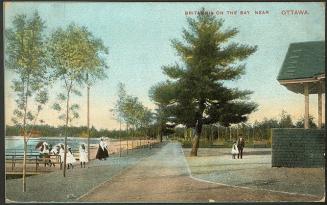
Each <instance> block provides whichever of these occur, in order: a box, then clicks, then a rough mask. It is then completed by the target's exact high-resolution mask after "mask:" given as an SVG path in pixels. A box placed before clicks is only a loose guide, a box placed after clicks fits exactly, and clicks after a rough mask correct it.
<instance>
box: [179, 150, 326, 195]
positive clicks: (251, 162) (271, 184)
mask: <svg viewBox="0 0 327 205" xmlns="http://www.w3.org/2000/svg"><path fill="white" fill-rule="evenodd" d="M183 150H184V153H185V157H186V160H187V162H188V164H189V167H190V170H191V172H192V176H193V177H196V178H199V179H203V180H206V181H210V182H216V183H222V184H227V185H231V186H240V187H248V188H253V189H266V190H274V191H283V192H291V193H299V194H309V195H315V196H320V197H323V195H324V193H325V169H324V168H285V167H280V168H278V167H272V166H271V149H269V148H268V149H267V148H255V149H253V148H246V149H245V150H244V151H245V153H244V156H243V159H232V157H231V154H230V149H229V148H214V149H213V148H209V149H208V148H202V149H199V151H198V157H189V153H190V151H191V149H183Z"/></svg>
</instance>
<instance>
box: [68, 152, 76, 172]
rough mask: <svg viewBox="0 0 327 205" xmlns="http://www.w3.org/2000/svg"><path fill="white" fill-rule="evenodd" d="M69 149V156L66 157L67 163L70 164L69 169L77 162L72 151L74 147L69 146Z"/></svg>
mask: <svg viewBox="0 0 327 205" xmlns="http://www.w3.org/2000/svg"><path fill="white" fill-rule="evenodd" d="M67 148H68V151H67V156H66V157H67V158H66V164H67V165H68V168H67V169H70V168H72V169H73V168H74V166H73V164H74V163H75V162H76V159H75V157H74V155H73V152H72V148H71V147H68V146H67Z"/></svg>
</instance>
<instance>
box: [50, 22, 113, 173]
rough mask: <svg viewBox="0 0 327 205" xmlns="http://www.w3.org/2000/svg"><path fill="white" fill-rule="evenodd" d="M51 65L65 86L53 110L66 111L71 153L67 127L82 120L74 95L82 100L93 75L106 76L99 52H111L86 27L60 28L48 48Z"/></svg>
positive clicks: (64, 170)
mask: <svg viewBox="0 0 327 205" xmlns="http://www.w3.org/2000/svg"><path fill="white" fill-rule="evenodd" d="M48 50H49V54H50V55H49V56H50V65H51V66H52V67H53V68H54V74H55V77H56V78H59V79H60V80H61V81H62V82H63V89H64V92H63V93H60V94H59V96H58V100H59V102H65V105H63V106H62V105H60V103H55V104H54V105H53V108H54V109H55V110H57V111H59V112H60V111H62V110H64V112H65V114H64V115H62V114H61V115H60V116H59V118H60V119H63V120H65V127H66V135H65V143H64V144H65V150H67V149H66V148H67V127H68V126H69V124H70V123H71V122H72V120H73V119H75V118H78V117H79V114H78V108H79V106H78V105H76V104H72V105H71V98H72V94H75V95H77V96H81V93H80V91H79V90H78V89H79V88H80V87H82V86H83V85H84V84H85V82H90V81H89V78H88V79H87V77H88V76H89V75H90V74H91V73H92V75H94V76H96V77H99V76H100V75H102V74H103V73H102V70H101V68H102V67H103V66H104V60H103V59H102V58H100V57H99V56H98V57H97V55H98V52H100V51H104V52H105V53H106V52H107V50H106V48H105V47H104V46H103V45H102V43H101V41H100V40H97V39H93V37H92V36H91V34H90V32H88V31H87V28H86V27H81V26H77V25H75V24H70V25H69V26H68V27H67V28H66V29H62V28H59V29H57V30H56V31H55V32H53V33H52V35H51V37H50V39H49V44H48ZM65 173H66V152H65V155H64V169H63V175H64V176H65Z"/></svg>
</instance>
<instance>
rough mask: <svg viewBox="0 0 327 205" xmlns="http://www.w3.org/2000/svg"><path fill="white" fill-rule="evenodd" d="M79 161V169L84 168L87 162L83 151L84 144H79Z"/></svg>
mask: <svg viewBox="0 0 327 205" xmlns="http://www.w3.org/2000/svg"><path fill="white" fill-rule="evenodd" d="M79 161H80V164H81V168H82V167H84V168H85V163H86V162H88V161H89V160H88V159H87V152H86V150H85V144H81V146H80V147H79Z"/></svg>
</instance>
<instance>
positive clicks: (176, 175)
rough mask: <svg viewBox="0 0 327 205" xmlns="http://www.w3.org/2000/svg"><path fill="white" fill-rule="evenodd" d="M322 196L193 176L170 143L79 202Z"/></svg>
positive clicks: (282, 199)
mask: <svg viewBox="0 0 327 205" xmlns="http://www.w3.org/2000/svg"><path fill="white" fill-rule="evenodd" d="M316 200H319V198H318V197H313V196H304V195H294V194H285V193H276V192H269V191H258V190H253V189H244V188H233V187H229V186H223V185H218V184H213V183H207V182H201V181H198V180H195V179H192V178H191V177H190V173H189V169H188V166H187V163H186V161H185V158H184V154H183V152H182V149H181V147H180V145H179V144H174V143H169V144H167V145H165V146H164V147H163V148H162V149H161V150H160V151H159V152H157V153H156V154H154V155H152V156H150V157H147V158H145V159H143V160H142V161H141V162H139V163H138V164H136V165H135V166H133V167H131V168H129V169H127V170H125V171H124V172H122V173H121V174H120V175H118V176H116V177H114V178H113V179H112V180H111V181H108V182H106V183H104V184H103V185H101V186H99V187H97V188H95V189H93V190H92V191H90V192H89V193H87V194H86V195H84V196H83V197H82V198H80V199H79V201H88V202H90V201H92V202H136V201H137V202H208V201H219V202H222V201H316Z"/></svg>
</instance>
